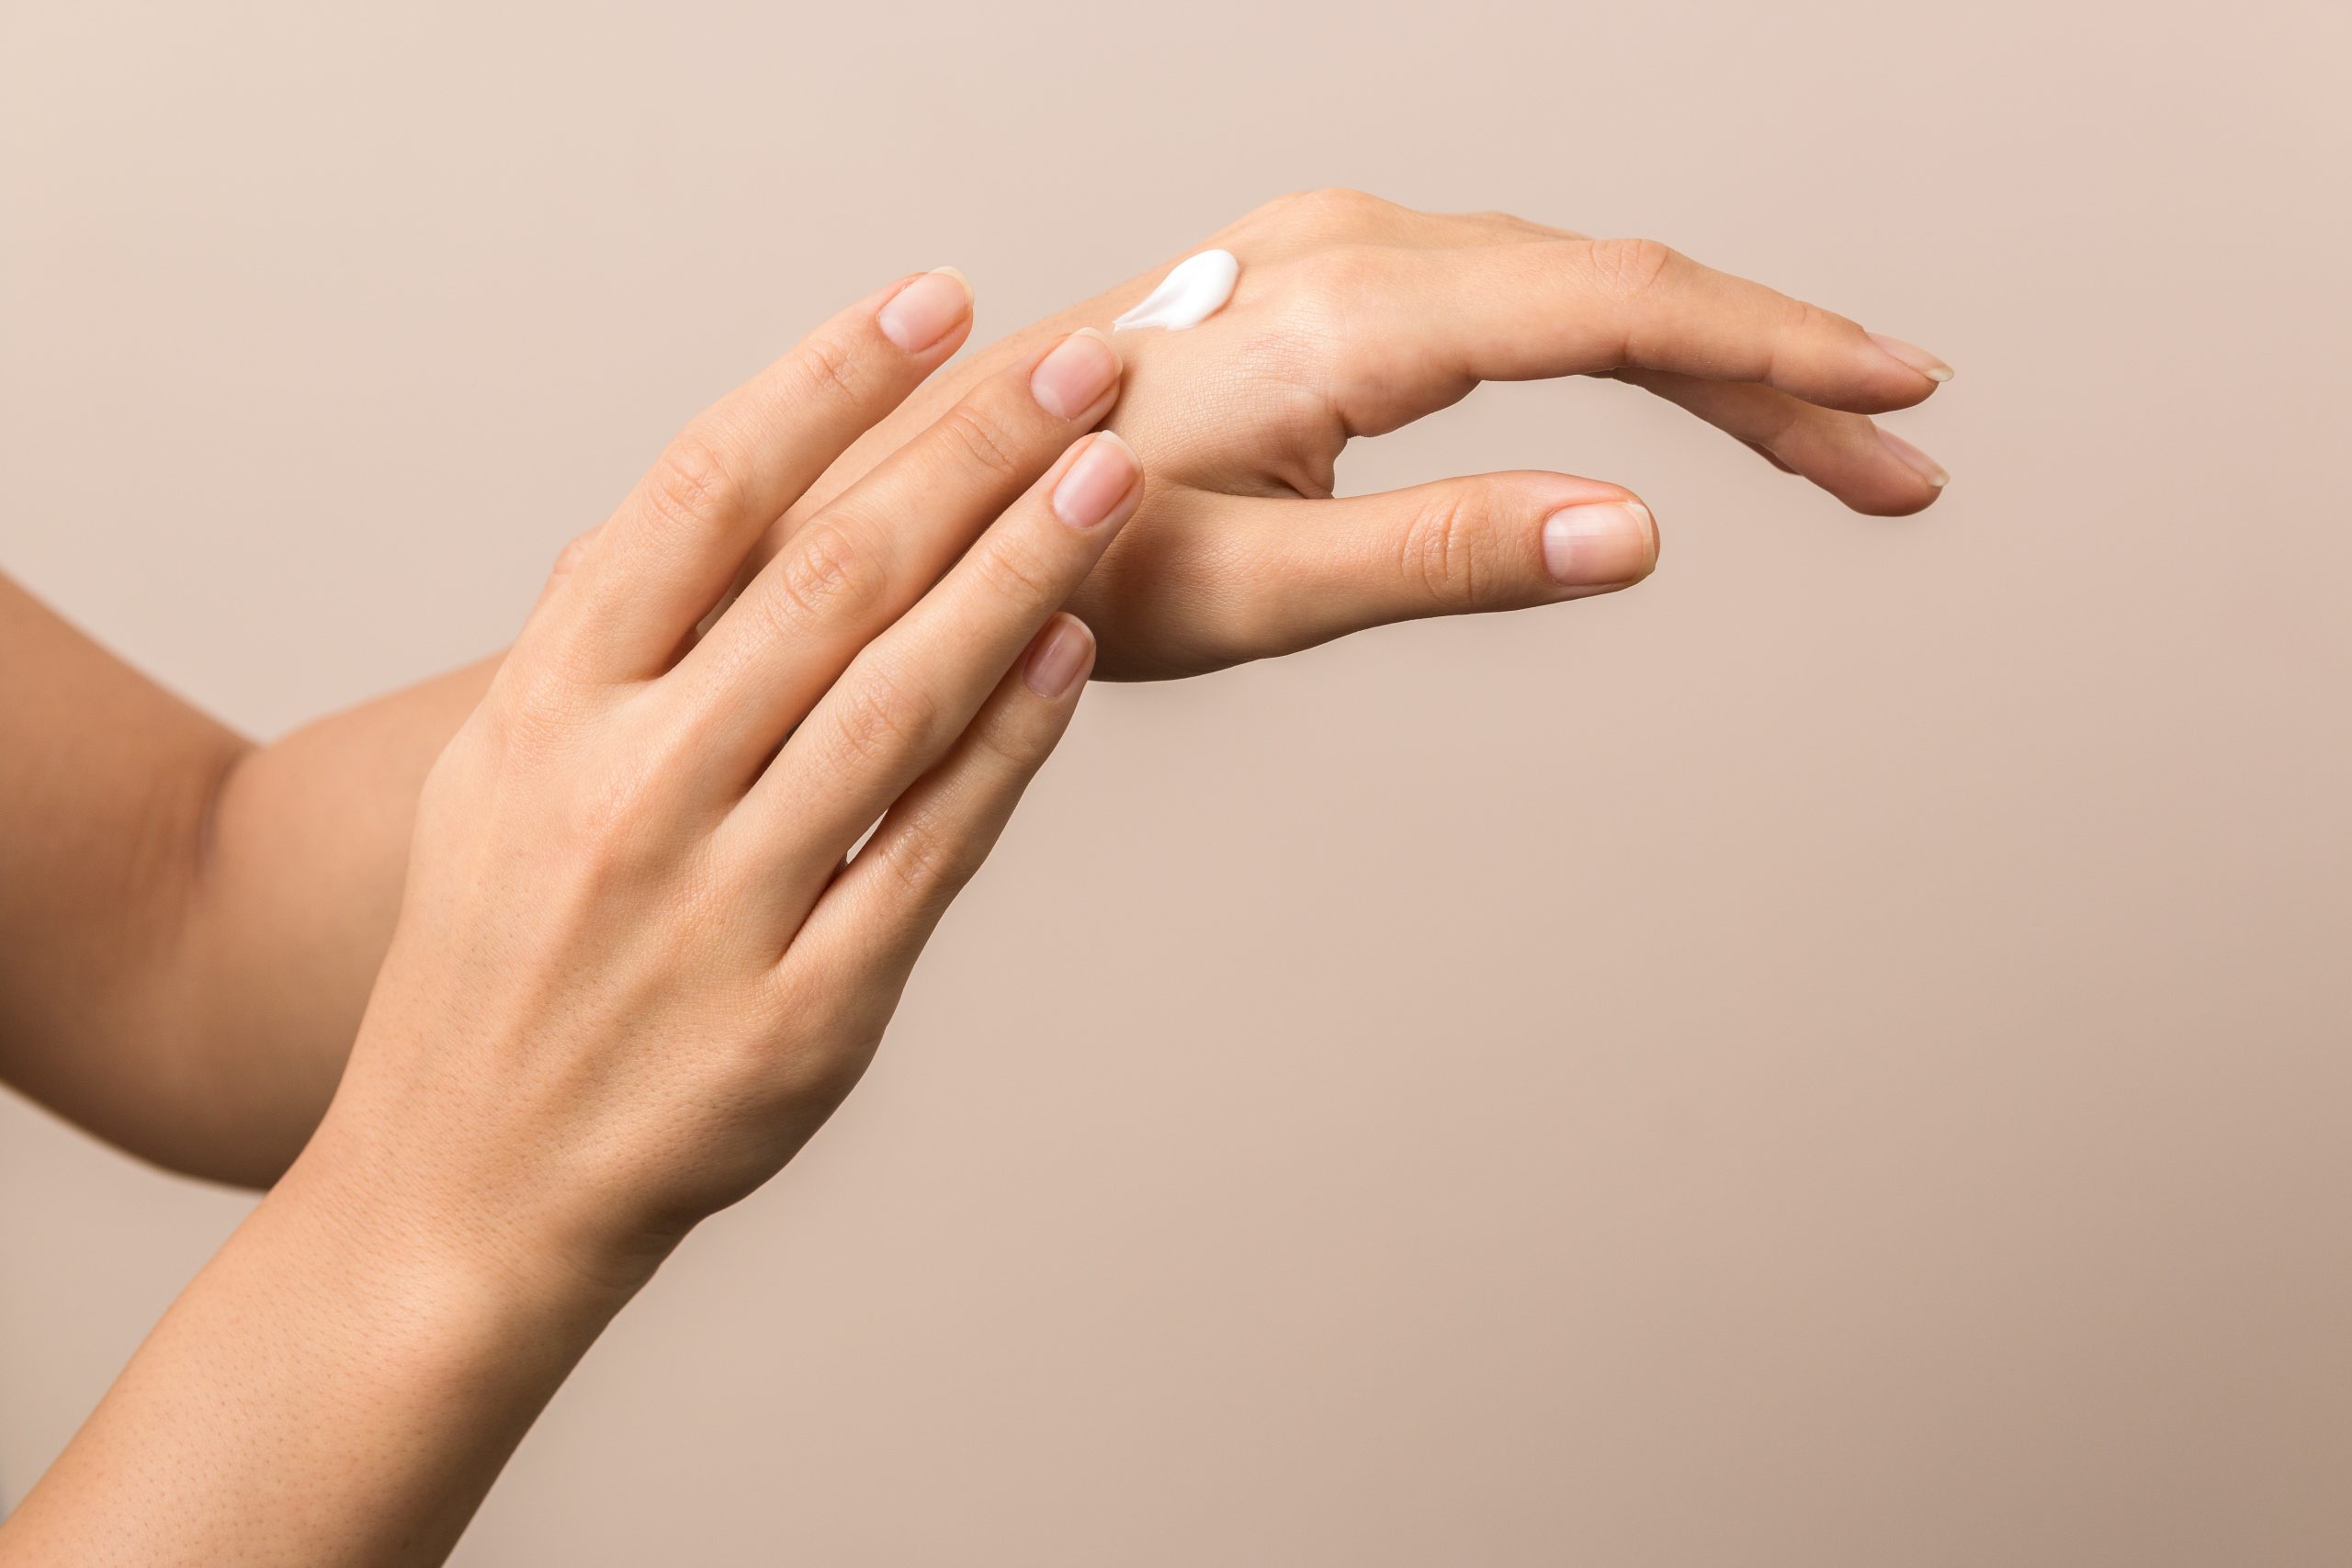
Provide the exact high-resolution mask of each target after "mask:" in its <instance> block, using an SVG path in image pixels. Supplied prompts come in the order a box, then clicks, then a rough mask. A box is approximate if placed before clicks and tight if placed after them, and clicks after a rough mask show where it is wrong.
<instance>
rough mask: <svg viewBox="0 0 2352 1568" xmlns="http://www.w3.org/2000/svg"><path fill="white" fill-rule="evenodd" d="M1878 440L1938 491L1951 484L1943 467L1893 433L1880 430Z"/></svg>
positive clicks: (1949, 476)
mask: <svg viewBox="0 0 2352 1568" xmlns="http://www.w3.org/2000/svg"><path fill="white" fill-rule="evenodd" d="M1878 438H1879V439H1880V440H1881V441H1883V442H1885V443H1886V449H1887V450H1888V451H1890V452H1892V453H1894V455H1895V456H1896V457H1900V458H1902V459H1903V460H1904V462H1905V463H1907V464H1909V465H1910V467H1911V468H1912V470H1913V471H1914V472H1915V473H1917V475H1918V476H1919V477H1920V478H1921V479H1925V480H1927V481H1928V483H1929V484H1931V485H1933V486H1935V487H1936V488H1937V489H1938V490H1941V489H1943V488H1944V486H1946V485H1948V484H1950V483H1951V475H1950V474H1948V473H1946V472H1944V466H1943V465H1942V464H1941V463H1939V462H1937V461H1936V460H1935V459H1934V458H1933V457H1928V455H1927V454H1926V453H1925V452H1922V451H1920V450H1919V449H1918V448H1917V446H1912V445H1911V443H1909V442H1908V441H1905V440H1904V439H1903V437H1901V436H1900V435H1897V434H1894V432H1893V431H1891V430H1884V429H1882V430H1881V431H1880V432H1879V433H1878Z"/></svg>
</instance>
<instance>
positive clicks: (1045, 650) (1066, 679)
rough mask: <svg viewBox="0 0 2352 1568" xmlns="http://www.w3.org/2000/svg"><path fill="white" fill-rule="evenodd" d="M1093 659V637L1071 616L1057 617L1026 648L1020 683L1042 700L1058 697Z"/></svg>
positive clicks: (1083, 624)
mask: <svg viewBox="0 0 2352 1568" xmlns="http://www.w3.org/2000/svg"><path fill="white" fill-rule="evenodd" d="M1093 658H1094V634H1093V633H1091V632H1090V631H1088V630H1087V629H1086V624H1085V623H1084V622H1083V621H1080V620H1079V619H1077V618H1076V617H1075V616H1071V615H1057V616H1055V617H1054V624H1053V625H1052V626H1047V627H1046V635H1045V636H1043V637H1039V638H1038V639H1037V641H1036V642H1035V645H1033V646H1032V647H1031V648H1030V649H1029V660H1028V662H1027V664H1025V665H1024V666H1023V668H1022V671H1021V679H1022V682H1023V684H1025V685H1026V686H1027V687H1028V688H1029V689H1030V690H1031V691H1033V692H1035V693H1036V694H1038V695H1039V696H1041V697H1046V698H1053V697H1058V696H1060V695H1061V694H1063V693H1064V692H1067V691H1069V688H1070V682H1073V681H1076V680H1077V679H1078V678H1079V676H1080V674H1082V673H1083V672H1084V671H1085V669H1086V667H1087V665H1088V664H1089V663H1091V661H1092V660H1093Z"/></svg>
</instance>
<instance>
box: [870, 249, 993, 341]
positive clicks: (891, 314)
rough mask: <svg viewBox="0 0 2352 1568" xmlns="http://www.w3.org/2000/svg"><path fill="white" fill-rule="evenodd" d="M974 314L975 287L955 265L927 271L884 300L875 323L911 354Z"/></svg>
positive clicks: (886, 335)
mask: <svg viewBox="0 0 2352 1568" xmlns="http://www.w3.org/2000/svg"><path fill="white" fill-rule="evenodd" d="M971 313H972V286H971V285H970V284H969V283H967V282H966V281H965V280H964V275H963V274H962V273H960V272H957V271H956V269H955V268H954V267H952V266H943V267H940V268H938V269H936V270H935V271H932V272H926V273H924V274H923V275H922V276H921V277H918V278H916V279H915V280H914V281H913V282H912V283H910V284H908V285H907V286H906V287H905V288H901V289H899V291H898V292H897V293H896V294H893V295H891V296H890V298H889V299H886V300H884V301H883V303H882V309H881V310H880V311H878V312H877V313H876V315H875V318H874V324H875V325H876V326H877V327H880V328H881V329H882V335H883V336H884V337H887V338H888V339H889V340H890V341H891V342H892V343H895V344H898V345H899V347H900V348H903V349H905V350H906V351H907V352H908V353H909V354H921V353H922V351H923V350H924V349H926V348H929V347H930V346H931V345H932V344H935V343H937V342H938V341H939V340H940V339H941V338H944V337H945V336H946V335H947V334H948V333H952V332H954V331H955V330H956V327H957V326H958V325H960V324H961V323H962V321H963V320H964V318H965V317H967V316H968V315H970V314H971Z"/></svg>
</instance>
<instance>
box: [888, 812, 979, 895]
mask: <svg viewBox="0 0 2352 1568" xmlns="http://www.w3.org/2000/svg"><path fill="white" fill-rule="evenodd" d="M875 849H876V853H877V854H878V856H879V857H880V859H881V863H882V864H881V868H880V869H881V870H883V871H884V872H886V873H888V875H889V877H890V880H891V882H892V883H893V884H894V885H895V886H897V887H898V888H899V891H900V892H901V893H902V894H904V895H905V896H906V897H907V898H908V899H909V900H910V901H911V902H912V903H914V904H915V905H916V907H918V908H935V907H936V906H938V905H941V904H944V903H945V902H946V901H947V900H948V899H950V898H952V897H955V896H956V890H957V889H958V888H960V887H962V886H964V884H966V883H967V882H969V881H970V880H971V879H972V877H973V875H974V874H976V873H977V872H978V870H979V868H980V860H981V858H982V857H981V851H980V849H979V847H978V845H977V844H975V843H974V842H973V840H972V836H971V835H970V834H969V833H963V832H957V831H956V830H955V829H954V828H953V827H951V826H950V825H949V824H948V823H947V822H945V821H944V820H943V819H942V818H941V817H940V815H939V814H938V812H936V811H934V810H920V809H919V810H918V811H917V812H916V813H915V814H914V815H913V816H911V817H910V818H907V819H906V820H904V821H902V822H900V823H899V826H898V828H897V829H895V830H894V831H892V832H891V833H889V834H888V836H887V837H886V838H884V839H882V840H878V841H877V842H876V845H875Z"/></svg>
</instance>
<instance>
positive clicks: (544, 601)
mask: <svg viewBox="0 0 2352 1568" xmlns="http://www.w3.org/2000/svg"><path fill="white" fill-rule="evenodd" d="M603 528H604V525H603V524H601V523H599V524H597V525H596V526H595V527H594V528H590V529H589V530H587V531H586V532H585V533H582V534H575V535H573V536H571V539H570V540H568V541H567V542H566V543H565V545H564V547H563V548H562V549H560V550H559V551H557V552H556V558H555V564H554V565H553V566H550V567H549V568H548V580H547V581H545V582H543V583H541V584H539V596H538V597H537V599H535V600H533V601H532V602H531V609H530V613H529V614H528V615H525V616H524V617H523V620H524V624H525V625H526V626H527V625H529V623H530V622H531V621H533V620H535V619H537V617H538V615H540V614H541V613H542V612H544V611H545V610H546V608H547V606H548V604H549V603H550V602H552V601H553V600H554V598H555V596H556V595H557V594H558V593H560V592H562V591H563V589H564V586H565V585H566V584H567V583H569V582H570V581H571V580H572V578H573V577H574V576H575V575H576V574H577V573H578V572H579V570H580V566H581V563H582V562H583V561H585V560H586V559H587V558H588V552H589V551H590V550H591V549H592V548H594V547H595V543H596V536H597V534H598V533H599V532H600V531H602V529H603Z"/></svg>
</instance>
